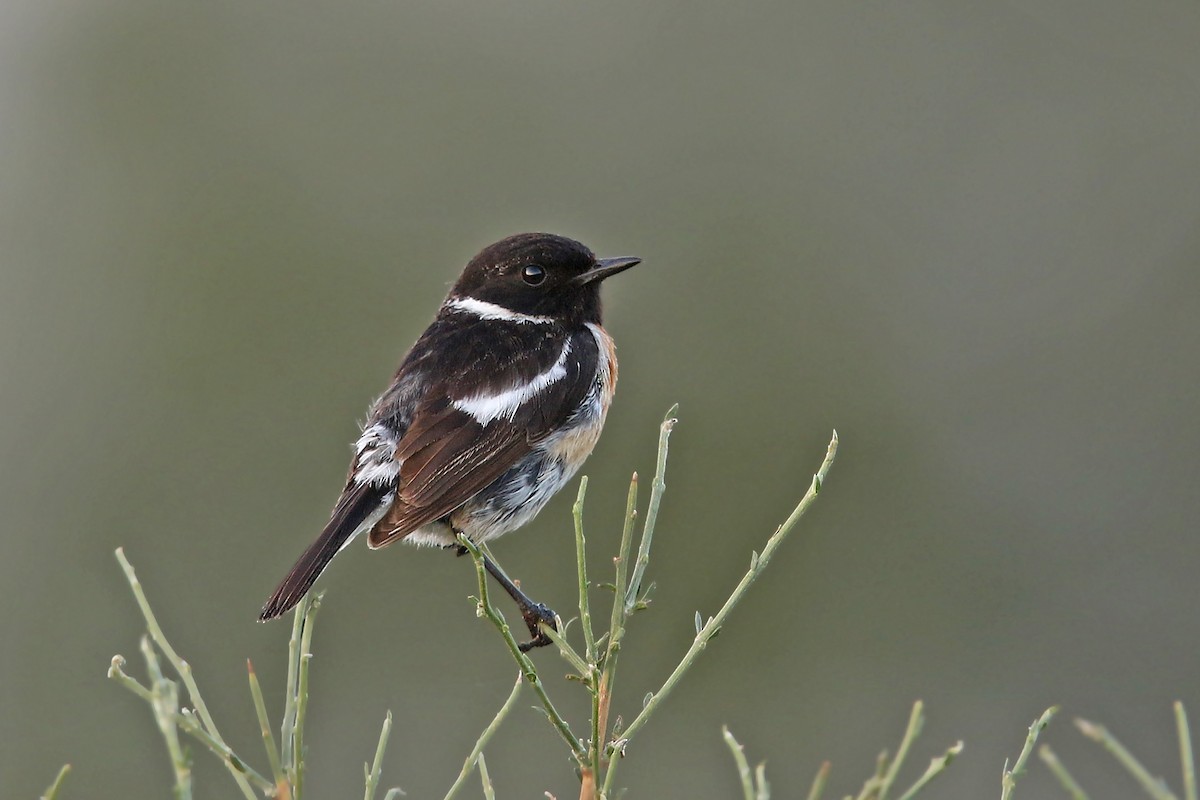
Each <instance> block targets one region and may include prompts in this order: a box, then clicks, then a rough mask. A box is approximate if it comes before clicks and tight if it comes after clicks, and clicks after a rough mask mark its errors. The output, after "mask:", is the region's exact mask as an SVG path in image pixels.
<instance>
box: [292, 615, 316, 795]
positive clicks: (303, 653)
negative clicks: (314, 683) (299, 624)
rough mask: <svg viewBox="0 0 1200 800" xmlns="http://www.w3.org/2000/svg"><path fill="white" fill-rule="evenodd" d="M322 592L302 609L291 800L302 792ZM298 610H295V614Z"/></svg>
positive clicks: (293, 731)
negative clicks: (315, 634)
mask: <svg viewBox="0 0 1200 800" xmlns="http://www.w3.org/2000/svg"><path fill="white" fill-rule="evenodd" d="M322 597H324V592H321V593H318V594H316V595H313V596H311V599H310V600H309V601H308V604H307V605H302V608H303V609H304V630H303V633H302V634H301V636H300V653H299V676H298V680H297V685H296V727H295V728H294V729H293V730H292V737H293V739H294V742H293V746H292V752H293V754H294V755H295V759H296V762H295V763H296V777H295V779H294V780H293V782H292V800H300V797H301V795H302V794H303V791H304V723H305V720H306V719H307V717H308V670H309V664H310V663H311V662H312V637H313V622H314V621H315V619H316V616H317V611H318V609H320V608H321V598H322ZM299 612H300V609H297V613H299Z"/></svg>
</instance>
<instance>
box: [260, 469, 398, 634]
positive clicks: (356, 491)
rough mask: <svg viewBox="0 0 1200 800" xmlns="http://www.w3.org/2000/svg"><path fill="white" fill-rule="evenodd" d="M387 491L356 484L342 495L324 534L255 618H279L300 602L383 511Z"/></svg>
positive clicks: (261, 619) (301, 557) (384, 488)
mask: <svg viewBox="0 0 1200 800" xmlns="http://www.w3.org/2000/svg"><path fill="white" fill-rule="evenodd" d="M389 491H390V490H389V489H388V488H386V487H381V486H372V485H370V484H360V485H358V486H355V487H353V488H351V489H348V490H347V491H346V493H345V494H343V495H342V498H341V500H339V501H338V504H337V506H336V507H335V508H334V509H333V514H332V516H331V517H330V519H329V524H328V525H326V526H325V530H323V531H321V535H320V536H318V537H317V540H316V541H315V542H313V543H312V544H311V545H309V547H308V549H307V550H305V551H304V553H303V554H302V555H301V556H300V558H299V560H297V561H296V565H295V566H293V567H292V570H291V572H289V573H288V574H287V577H286V578H284V579H283V580H282V581H281V582H280V584H279V586H277V587H275V591H274V592H272V593H271V597H270V598H268V600H267V603H266V605H264V606H263V610H262V613H260V614H259V615H258V619H259V621H260V622H266V621H267V620H269V619H274V618H275V617H278V616H281V615H282V614H285V613H287V612H288V611H290V610H291V609H292V608H293V607H295V605H296V604H297V603H299V602H300V598H302V597H304V595H305V594H307V593H308V590H309V589H311V588H312V585H313V584H314V583H316V581H317V578H319V577H321V573H322V572H324V571H325V568H326V567H327V566H329V562H330V561H332V560H333V557H334V556H336V555H337V554H338V552H339V551H340V550H341V549H342V548H343V547H345V546H346V545H347V544H349V542H350V540H351V539H353V538H354V537H355V536H356V535H357V534H359V533H361V532H362V531H363V530H365V529H367V528H369V527H371V526H372V525H374V524H375V522H376V521H378V519H379V517H380V516H382V514H383V512H384V511H386V510H387V506H388V503H387V495H388V493H389Z"/></svg>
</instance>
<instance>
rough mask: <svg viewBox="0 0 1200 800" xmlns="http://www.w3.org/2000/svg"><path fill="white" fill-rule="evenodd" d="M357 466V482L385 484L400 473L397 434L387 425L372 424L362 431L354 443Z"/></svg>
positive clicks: (355, 471)
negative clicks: (397, 458)
mask: <svg viewBox="0 0 1200 800" xmlns="http://www.w3.org/2000/svg"><path fill="white" fill-rule="evenodd" d="M354 454H355V456H356V463H357V466H356V467H355V468H354V482H355V483H370V484H374V485H376V486H385V485H387V484H389V483H392V482H393V481H395V480H396V476H397V475H399V474H400V462H398V461H396V435H395V434H394V433H393V432H392V431H391V429H390V428H388V427H387V426H386V425H379V424H375V425H371V426H370V427H368V428H367V429H366V430H364V431H363V432H362V436H359V437H358V441H357V442H356V443H355V445H354Z"/></svg>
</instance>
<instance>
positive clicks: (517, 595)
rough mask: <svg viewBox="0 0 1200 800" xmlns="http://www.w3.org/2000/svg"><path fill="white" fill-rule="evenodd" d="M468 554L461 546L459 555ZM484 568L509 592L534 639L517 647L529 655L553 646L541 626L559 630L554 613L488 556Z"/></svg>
mask: <svg viewBox="0 0 1200 800" xmlns="http://www.w3.org/2000/svg"><path fill="white" fill-rule="evenodd" d="M466 552H467V549H466V548H465V547H462V546H461V545H460V546H459V548H458V554H459V555H460V556H461V555H465V554H466ZM483 567H484V569H486V570H487V571H488V574H489V575H491V576H492V577H493V578H495V579H496V583H498V584H500V586H501V587H502V588H503V589H504V591H506V592H508V596H509V597H511V598H512V599H513V600H514V601H515V602H516V604H517V610H518V611H520V612H521V619H523V620H525V627H526V628H528V629H529V635H530V636H532V637H533V638H532V639H530V640H529V641H528V642H521V643H520V644H518V645H517V647H519V648H520V649H521V652H522V653H528V652H529V651H530V650H532V649H534V648H535V647H545V646H546V645H548V644H552V643H553V642H552V641H551V639H550V637H549V636H547V635H546V634H545V633H543V632H542V629H541V627H540V625H541V623H545V624H546V625H548V626H549V627H551V628H553V629H554V630H558V625H557V624H555V621H554V617H555V615H554V611H553V610H552V609H550V608H548V607H547V606H545V605H543V604H541V603H535V602H534V601H533V600H531V599H529V595H527V594H525V593H524V592H522V591H521V588H520V587H519V586H517V585H516V584H515V583H513V582H512V580H510V579H509V577H508V576H507V575H505V574H504V571H503V570H502V569H500V567H499V566H498V565H497V564H496V562H495V561H492V559H490V558H489V557H488V556H487V555H484V557H483Z"/></svg>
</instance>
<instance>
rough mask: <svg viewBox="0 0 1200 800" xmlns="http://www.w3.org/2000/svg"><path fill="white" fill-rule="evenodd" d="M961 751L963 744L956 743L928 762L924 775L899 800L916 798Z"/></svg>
mask: <svg viewBox="0 0 1200 800" xmlns="http://www.w3.org/2000/svg"><path fill="white" fill-rule="evenodd" d="M962 749H963V743H962V742H957V743H955V744H954V745H953V746H952V747H951V748H950V749H948V750H947V751H946V752H945V753H944V754H943V755H941V756H939V757H937V758H935V759H933V760H932V761H930V762H929V767H928V768H927V769H926V770H925V774H924V775H922V776H921V777H919V778H917V780H916V782H915V783H914V784H913V785H912V786H910V787H908V791H907V792H905V793H904V794H902V795H900V800H912V799H913V798H914V797H916V795H917V792H919V791H921V790H922V789H924V788H925V787H926V786H927V785H928V784H929V782H930V781H931V780H933V779H934V778H936V777H937V776H938V775H941V774H942V773H943V772H945V771H946V767H948V766H950V762H951V761H953V760H954V757H955V756H957V755H958V754H959V753H961V752H962Z"/></svg>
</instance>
